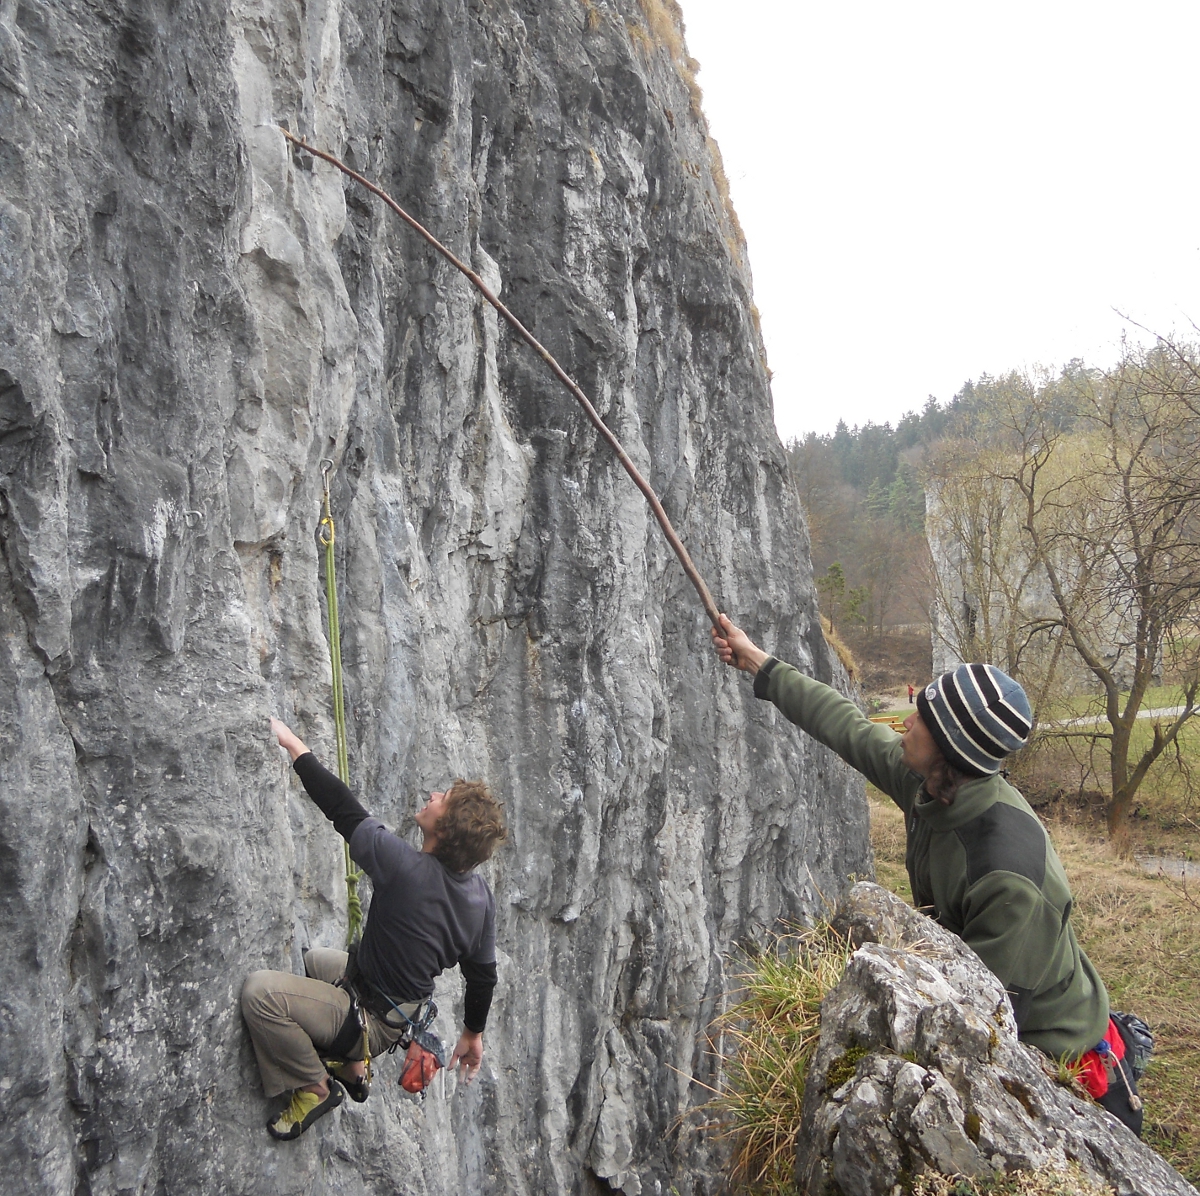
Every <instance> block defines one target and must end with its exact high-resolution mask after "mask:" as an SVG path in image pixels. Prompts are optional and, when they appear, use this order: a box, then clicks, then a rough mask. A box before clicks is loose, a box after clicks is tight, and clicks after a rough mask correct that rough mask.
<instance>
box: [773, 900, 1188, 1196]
mask: <svg viewBox="0 0 1200 1196" xmlns="http://www.w3.org/2000/svg"><path fill="white" fill-rule="evenodd" d="M834 925H835V926H836V927H837V928H838V929H839V930H841V931H842V932H843V933H848V934H849V935H850V937H851V939H852V941H853V942H856V943H859V944H861V945H860V947H859V950H858V951H857V952H856V953H855V954H854V956H853V957H852V958H851V960H850V963H849V965H848V967H847V969H846V975H845V977H844V979H843V980H842V982H841V983H840V984H839V985H838V986H837V988H835V989H834V990H833V991H832V992H831V993H830V994H829V995H828V996H827V997H826V998H825V1001H824V1003H823V1004H822V1006H821V1039H820V1043H819V1045H818V1047H817V1050H816V1051H815V1052H814V1054H813V1059H812V1063H811V1064H810V1067H809V1080H808V1085H807V1087H806V1089H805V1094H804V1120H803V1125H802V1128H801V1131H800V1134H799V1136H798V1138H797V1141H796V1180H797V1186H798V1187H799V1188H800V1190H801V1191H804V1192H807V1193H809V1194H810V1196H823V1194H825V1193H833V1192H841V1193H843V1194H844V1196H886V1194H888V1193H891V1192H892V1190H893V1188H894V1187H895V1185H896V1184H898V1183H902V1182H903V1178H904V1176H905V1175H909V1176H912V1175H915V1174H918V1173H919V1172H921V1171H922V1170H925V1169H930V1170H934V1171H937V1172H940V1173H941V1174H943V1175H980V1176H982V1175H987V1174H989V1173H993V1172H997V1171H1027V1170H1033V1169H1037V1168H1053V1169H1056V1170H1063V1169H1064V1168H1065V1167H1066V1165H1067V1164H1068V1162H1072V1163H1074V1164H1076V1165H1077V1166H1078V1167H1079V1169H1080V1170H1081V1171H1082V1172H1083V1174H1084V1175H1085V1176H1087V1177H1088V1178H1090V1179H1092V1180H1094V1181H1096V1182H1098V1183H1102V1184H1106V1185H1109V1186H1110V1187H1112V1188H1113V1189H1114V1190H1115V1191H1116V1192H1118V1193H1120V1194H1121V1196H1126V1194H1131V1196H1132V1194H1136V1196H1196V1192H1195V1189H1194V1188H1193V1187H1192V1186H1191V1184H1189V1183H1188V1182H1187V1181H1186V1180H1185V1179H1184V1178H1183V1176H1181V1175H1180V1174H1179V1173H1178V1172H1177V1171H1176V1170H1175V1169H1174V1168H1173V1167H1171V1166H1170V1165H1169V1164H1167V1163H1166V1162H1165V1161H1164V1160H1163V1159H1162V1158H1161V1157H1159V1155H1157V1154H1156V1153H1155V1152H1154V1151H1153V1150H1151V1149H1150V1148H1149V1147H1148V1146H1145V1145H1143V1144H1142V1143H1141V1142H1140V1141H1138V1139H1137V1138H1136V1137H1135V1136H1134V1135H1133V1134H1132V1133H1130V1131H1129V1130H1127V1129H1126V1128H1125V1126H1123V1125H1122V1124H1121V1123H1120V1122H1119V1121H1117V1119H1116V1118H1115V1117H1113V1116H1111V1115H1110V1114H1109V1113H1107V1112H1105V1110H1104V1109H1102V1108H1101V1107H1100V1106H1099V1105H1097V1104H1095V1103H1094V1102H1092V1101H1090V1100H1086V1099H1083V1098H1080V1097H1078V1096H1075V1095H1074V1094H1073V1093H1072V1092H1071V1091H1069V1090H1068V1089H1066V1088H1064V1087H1062V1086H1060V1085H1059V1084H1058V1083H1057V1082H1056V1081H1055V1080H1054V1079H1053V1078H1052V1077H1051V1075H1050V1073H1049V1071H1048V1070H1047V1066H1048V1061H1047V1060H1045V1058H1044V1056H1042V1055H1041V1054H1040V1052H1038V1051H1036V1050H1034V1049H1033V1048H1032V1047H1027V1046H1024V1045H1023V1044H1022V1043H1020V1042H1018V1040H1017V1028H1016V1023H1015V1022H1014V1021H1013V1016H1012V1007H1011V1006H1010V1005H1009V1002H1008V996H1007V994H1006V993H1005V991H1004V989H1003V988H1002V987H1001V985H1000V982H999V981H998V980H997V979H996V977H995V976H994V975H993V974H992V973H991V972H990V971H988V969H987V968H986V967H985V966H984V964H983V963H982V961H981V960H980V959H979V957H978V956H977V955H976V954H975V953H974V952H973V951H972V950H971V949H970V948H969V947H967V946H966V945H965V944H964V943H963V942H962V940H961V939H960V938H958V936H957V935H954V934H951V933H950V932H949V931H946V930H943V929H942V928H941V927H940V926H938V925H937V923H936V922H933V921H931V920H930V919H929V918H926V917H925V916H924V915H922V914H919V913H917V912H916V911H915V910H913V909H911V908H910V907H909V906H907V905H905V904H904V902H902V901H900V900H899V899H898V898H897V897H895V896H893V895H892V894H891V893H888V892H887V891H886V890H884V889H881V888H879V887H878V886H877V885H872V884H865V883H864V884H857V885H855V886H854V887H853V888H852V889H851V890H850V891H849V893H848V894H847V895H846V897H845V898H844V900H843V902H842V904H841V907H840V908H839V911H838V915H837V917H836V918H835V920H834Z"/></svg>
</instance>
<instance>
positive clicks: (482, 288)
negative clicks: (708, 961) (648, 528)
mask: <svg viewBox="0 0 1200 1196" xmlns="http://www.w3.org/2000/svg"><path fill="white" fill-rule="evenodd" d="M275 127H276V128H278V129H279V131H280V132H281V133H282V134H283V135H284V137H286V138H287V139H288V141H290V142H291V143H292V144H293V145H295V146H296V147H298V148H299V149H302V150H304V152H305V153H308V154H312V156H313V157H314V158H320V159H321V160H322V161H323V162H328V163H329V164H330V165H331V166H336V167H337V169H338V170H340V171H341V172H342V173H343V174H345V175H347V176H348V177H350V178H352V179H353V180H354V181H355V182H356V183H358V184H359V185H360V186H362V187H365V188H366V189H367V190H368V191H370V192H371V194H372V195H377V196H378V197H379V198H380V199H382V200H383V202H384V203H385V204H387V206H388V207H389V208H391V209H392V211H393V212H395V213H396V215H397V216H399V217H400V219H401V220H403V221H404V223H405V224H407V225H408V226H409V228H411V229H412V230H413V231H414V232H415V233H418V234H419V235H420V236H421V237H423V238H424V239H425V240H426V241H428V242H429V244H430V245H432V246H433V248H434V249H436V250H437V251H438V253H440V254H441V255H442V257H444V258H445V259H446V260H447V261H448V262H449V263H450V264H451V265H452V266H453V267H454V268H455V269H456V270H458V271H460V272H461V273H462V274H465V275H466V277H467V278H468V279H470V281H471V283H472V285H473V286H474V287H475V289H476V290H478V291H479V293H480V294H481V295H482V296H483V297H484V298H485V299H486V300H487V301H488V303H490V304H491V305H492V306H493V307H494V308H495V309H496V311H498V312H499V313H500V315H501V316H503V317H504V319H505V321H506V322H507V323H508V325H509V327H511V328H512V330H513V331H514V332H515V333H516V334H517V336H519V337H520V338H521V340H523V341H524V342H525V343H526V344H527V345H528V346H529V347H530V348H531V349H532V350H533V351H534V352H535V353H536V354H537V355H538V356H539V357H540V358H541V359H542V360H543V361H544V362H545V363H546V364H547V365H548V366H549V367H550V370H551V372H552V373H553V374H554V376H555V377H556V378H557V379H558V380H559V381H560V382H561V383H562V384H563V385H564V386H565V387H566V388H567V390H569V391H570V392H571V394H572V396H573V397H574V398H575V400H576V402H578V403H579V405H580V406H581V407H582V408H583V410H584V413H585V414H586V415H587V417H588V419H589V420H591V422H592V424H593V426H594V427H595V429H596V431H597V432H599V433H600V435H601V436H602V437H603V438H604V439H605V440H606V441H607V442H608V446H609V448H611V449H612V451H613V452H614V453H616V455H617V460H618V461H620V462H621V464H622V465H623V466H624V467H625V472H626V473H627V474H629V476H630V477H631V478H632V479H633V483H634V485H635V486H637V488H638V489H639V490H640V491H641V492H642V494H643V495H645V498H646V501H647V502H648V503H649V504H650V509H651V510H652V511H653V512H654V517H655V518H656V519H657V520H658V523H659V526H660V527H661V528H662V530H663V535H664V536H666V538H667V543H668V544H670V545H671V547H672V548H673V549H674V550H675V555H676V556H677V557H678V558H679V563H680V564H681V565H682V566H683V571H684V573H686V574H687V576H688V580H689V581H690V582H691V583H692V585H693V586H695V587H696V593H697V594H699V595H700V601H701V602H702V603H703V604H704V611H705V614H707V615H708V619H709V622H710V623H712V625H713V627H715V628H716V629H717V630H718V631H720V630H721V619H720V613H719V612H718V610H717V604H716V603H715V602H714V601H713V597H712V594H710V593H709V590H708V586H706V585H705V584H704V579H703V578H702V577H701V576H700V573H699V570H697V568H696V566H695V564H694V563H693V562H692V558H691V556H690V555H689V553H688V550H687V549H686V548H685V547H684V546H683V541H682V540H680V538H679V536H678V534H677V533H676V531H675V528H674V527H673V526H672V525H671V520H670V519H669V518H668V517H667V513H666V511H665V510H664V509H663V505H662V503H661V502H660V501H659V497H658V495H657V494H655V492H654V488H653V487H652V486H651V485H650V483H649V482H647V481H646V479H645V478H644V477H642V475H641V473H640V472H639V470H638V468H637V466H636V465H634V463H633V461H632V460H630V457H629V454H628V453H626V451H625V449H624V448H623V447H622V445H621V442H620V441H619V440H618V439H617V438H616V436H615V435H614V434H613V432H612V430H611V429H610V428H609V427H608V425H607V424H606V423H605V422H604V421H603V420H602V419H601V418H600V413H599V412H598V411H597V410H596V408H595V407H594V406H593V405H592V402H591V400H590V399H589V398H588V397H587V395H586V394H584V392H583V389H582V388H581V387H580V386H579V384H578V383H577V382H576V381H575V380H574V379H573V378H572V377H571V376H570V375H569V374H568V373H567V372H566V370H564V369H563V368H562V366H561V365H559V364H558V362H557V361H555V359H554V357H553V356H552V354H551V353H550V351H549V350H548V349H547V348H546V347H545V346H544V345H543V344H542V343H541V342H540V341H539V340H538V339H537V337H535V336H534V335H533V333H532V332H530V331H529V329H528V328H526V327H525V325H524V324H522V323H521V321H520V320H518V319H517V317H516V316H515V315H513V313H512V312H511V311H510V310H509V309H508V308H507V307H506V306H505V305H504V304H503V303H501V302H500V300H499V299H498V298H497V297H496V296H495V295H494V294H492V291H491V289H490V288H489V287H488V285H487V284H486V283H485V282H484V281H483V279H482V278H480V277H479V275H478V274H476V273H475V271H474V270H472V269H471V268H470V266H468V265H466V264H465V263H464V262H462V261H460V260H459V259H458V258H457V257H455V255H454V254H453V253H451V252H450V250H449V249H447V248H446V246H445V245H443V244H442V243H441V241H439V240H438V239H437V238H436V237H435V236H434V235H433V234H432V233H431V232H430V231H429V230H428V229H427V228H425V226H424V225H422V224H421V223H419V222H418V221H417V220H415V219H414V218H413V217H412V216H410V215H409V214H408V213H407V212H406V211H405V210H404V209H403V208H402V207H401V206H400V205H399V204H398V203H397V202H396V201H395V200H394V199H393V198H392V197H391V196H390V195H388V193H387V192H386V191H384V190H383V189H382V188H381V187H377V186H376V185H375V184H374V183H372V182H371V181H370V179H367V178H364V177H363V176H362V175H361V174H359V173H358V171H356V170H351V169H350V167H349V166H347V165H346V164H345V163H344V162H341V161H339V160H338V159H337V158H335V157H334V156H333V155H332V154H327V153H325V151H324V150H319V149H317V148H316V147H314V146H311V145H309V144H308V142H306V141H302V140H301V139H300V138H299V137H296V136H294V135H293V134H292V133H289V132H288V130H287V129H284V128H282V127H281V126H278V125H276V126H275Z"/></svg>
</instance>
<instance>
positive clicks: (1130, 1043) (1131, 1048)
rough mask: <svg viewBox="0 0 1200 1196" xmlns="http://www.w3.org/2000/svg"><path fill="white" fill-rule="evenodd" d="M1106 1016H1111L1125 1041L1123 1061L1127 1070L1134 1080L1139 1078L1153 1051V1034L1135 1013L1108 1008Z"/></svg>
mask: <svg viewBox="0 0 1200 1196" xmlns="http://www.w3.org/2000/svg"><path fill="white" fill-rule="evenodd" d="M1108 1016H1109V1017H1111V1018H1112V1020H1113V1022H1114V1023H1115V1025H1116V1027H1117V1029H1118V1030H1119V1031H1120V1032H1121V1038H1122V1039H1123V1040H1124V1042H1125V1061H1126V1063H1127V1064H1128V1065H1129V1070H1130V1071H1131V1072H1133V1078H1134V1079H1135V1080H1140V1079H1141V1078H1142V1075H1143V1073H1144V1072H1145V1070H1146V1064H1147V1063H1149V1062H1150V1055H1151V1054H1152V1053H1153V1051H1154V1035H1153V1034H1151V1033H1150V1027H1149V1026H1147V1025H1146V1023H1145V1022H1144V1021H1142V1019H1141V1018H1140V1017H1138V1016H1137V1014H1134V1013H1117V1012H1115V1011H1113V1010H1110V1011H1109V1014H1108Z"/></svg>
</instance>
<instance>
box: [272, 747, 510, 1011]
mask: <svg viewBox="0 0 1200 1196" xmlns="http://www.w3.org/2000/svg"><path fill="white" fill-rule="evenodd" d="M292 767H293V768H294V769H295V771H296V775H297V776H298V777H299V778H300V780H301V782H302V783H303V785H304V788H305V790H306V791H307V792H308V795H309V797H311V798H312V799H313V801H314V802H315V803H316V804H317V806H318V807H320V809H321V811H322V813H323V814H324V815H325V817H326V818H328V819H329V820H330V822H332V823H333V828H334V830H336V831H337V832H338V834H339V835H341V836H342V838H343V839H345V840H346V842H347V843H349V844H350V856H351V858H352V859H353V860H354V862H355V863H356V864H358V865H359V866H360V867H361V868H362V869H363V870H364V871H365V872H366V873H367V875H368V876H370V878H371V882H372V884H373V885H374V890H375V891H374V896H373V897H372V899H371V908H370V911H369V912H368V914H367V920H366V925H365V926H364V928H363V936H362V943H361V944H360V945H359V948H358V966H359V968H360V970H361V971H362V973H363V975H364V976H366V978H367V980H368V981H370V983H371V984H373V985H374V986H375V987H376V988H378V989H379V990H380V991H381V992H384V993H386V994H387V995H388V996H389V997H391V999H392V1000H393V1001H395V1002H396V1003H397V1004H403V1003H405V1002H407V1001H420V1000H424V999H425V998H426V997H428V996H430V995H431V994H432V992H433V982H434V979H435V978H436V977H437V976H438V975H439V974H440V973H441V972H443V971H445V969H446V968H449V967H453V966H454V965H455V964H457V965H458V967H459V970H460V971H461V972H462V976H463V980H464V981H465V982H466V993H465V997H464V1002H463V1004H464V1016H463V1023H464V1024H465V1025H466V1028H467V1029H468V1030H470V1031H472V1033H477V1034H481V1033H482V1032H483V1029H484V1027H485V1026H486V1025H487V1016H488V1011H489V1010H490V1008H491V1004H492V992H493V990H494V989H495V987H496V906H495V899H494V898H493V897H492V891H491V889H489V888H488V885H487V882H486V881H485V880H484V879H483V877H482V876H480V875H479V874H478V873H476V872H475V871H473V870H472V871H469V872H451V871H450V869H449V868H447V867H446V865H445V864H443V863H442V862H441V860H439V859H438V858H437V857H436V856H434V855H432V854H430V853H428V852H422V851H417V849H416V848H415V847H413V846H412V844H410V843H406V842H405V841H404V840H403V839H401V838H399V836H397V835H394V834H392V832H391V831H389V830H388V829H387V828H386V827H385V826H384V825H383V823H382V822H380V821H379V819H378V818H372V817H371V815H370V814H369V813H368V812H367V811H366V810H365V809H364V808H363V806H362V805H361V803H360V802H359V801H358V799H357V798H356V797H355V796H354V794H353V793H351V792H350V790H349V788H348V787H347V786H346V785H345V784H344V783H343V782H342V781H341V780H340V779H339V778H338V777H336V776H335V775H334V774H333V773H331V772H330V771H329V770H328V769H327V768H325V767H324V766H323V765H322V764H321V762H320V761H319V760H318V759H317V758H316V756H314V755H313V754H312V752H308V753H306V754H305V755H303V756H300V757H299V758H298V759H297V760H296V761H295V763H294V764H293V765H292Z"/></svg>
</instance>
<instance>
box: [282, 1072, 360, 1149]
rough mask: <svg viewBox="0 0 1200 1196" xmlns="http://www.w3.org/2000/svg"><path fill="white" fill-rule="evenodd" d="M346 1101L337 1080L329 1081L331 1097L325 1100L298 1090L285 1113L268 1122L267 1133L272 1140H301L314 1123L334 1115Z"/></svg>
mask: <svg viewBox="0 0 1200 1196" xmlns="http://www.w3.org/2000/svg"><path fill="white" fill-rule="evenodd" d="M345 1099H346V1093H345V1092H344V1091H343V1090H342V1086H341V1084H339V1083H338V1082H337V1080H330V1081H329V1095H328V1096H327V1097H326V1098H325V1099H324V1100H322V1099H321V1097H320V1096H318V1095H317V1093H315V1092H306V1091H305V1090H304V1089H303V1088H297V1089H296V1091H295V1092H293V1093H292V1099H291V1101H290V1103H289V1104H288V1105H287V1107H286V1108H285V1109H284V1110H283V1112H282V1113H280V1114H279V1116H278V1117H276V1118H274V1120H272V1121H268V1122H267V1133H268V1134H270V1135H271V1137H272V1138H281V1139H284V1140H285V1141H286V1140H290V1139H292V1138H299V1137H300V1135H301V1134H302V1133H304V1131H305V1130H306V1129H308V1127H309V1126H310V1125H312V1124H313V1122H314V1121H320V1119H321V1118H322V1117H324V1116H325V1114H326V1113H332V1112H333V1110H334V1109H336V1108H337V1107H338V1105H340V1104H341V1103H342V1101H344V1100H345Z"/></svg>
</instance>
